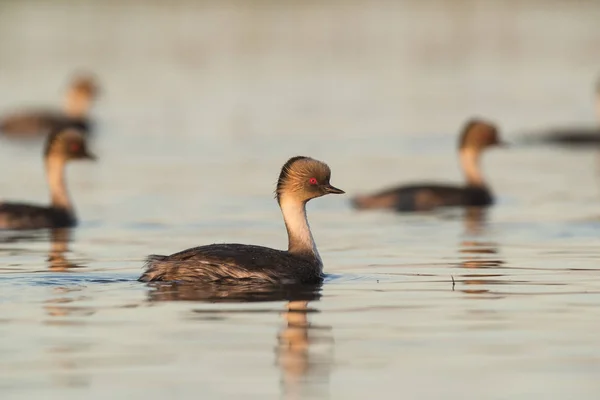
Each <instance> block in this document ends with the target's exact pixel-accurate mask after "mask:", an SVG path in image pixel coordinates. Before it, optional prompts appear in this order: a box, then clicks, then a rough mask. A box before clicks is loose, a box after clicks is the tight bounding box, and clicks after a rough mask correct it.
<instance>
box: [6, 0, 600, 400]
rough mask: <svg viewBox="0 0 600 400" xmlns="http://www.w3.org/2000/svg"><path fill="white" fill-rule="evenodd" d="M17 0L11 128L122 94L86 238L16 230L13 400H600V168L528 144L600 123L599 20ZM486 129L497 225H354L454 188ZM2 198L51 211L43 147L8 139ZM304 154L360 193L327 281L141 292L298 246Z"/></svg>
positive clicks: (325, 238)
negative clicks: (83, 77)
mask: <svg viewBox="0 0 600 400" xmlns="http://www.w3.org/2000/svg"><path fill="white" fill-rule="evenodd" d="M452 4H453V5H450V3H448V2H442V1H433V2H426V3H423V2H417V1H404V2H397V3H392V2H379V1H376V2H362V1H355V2H349V3H343V4H342V3H337V2H327V3H324V4H320V3H314V2H298V3H293V2H288V3H276V2H269V1H264V2H258V3H255V4H254V3H253V5H250V4H249V3H245V2H236V1H228V2H199V3H196V2H190V3H187V2H180V3H176V4H173V5H171V4H169V5H166V4H163V3H161V2H154V3H153V2H150V3H146V4H145V5H144V6H142V5H139V4H138V3H136V2H127V1H126V2H120V3H119V5H117V3H112V2H107V3H105V2H75V1H73V2H71V1H57V2H52V4H49V3H46V2H41V1H39V2H36V1H19V2H16V1H4V2H0V88H1V89H0V109H1V110H6V109H9V108H11V107H13V106H15V105H18V104H27V103H29V102H35V103H41V104H44V103H52V102H59V99H60V88H61V85H62V84H63V83H64V82H65V80H66V77H67V76H68V74H69V73H70V72H71V71H72V69H74V68H76V67H87V68H92V69H94V70H95V71H96V72H97V74H98V75H99V77H100V78H101V79H102V83H103V87H104V94H103V97H102V99H101V102H100V103H99V104H98V107H97V108H96V109H95V115H96V116H97V117H98V119H99V124H100V128H99V130H98V132H97V135H96V136H95V140H94V143H93V147H94V149H95V151H96V152H97V153H98V155H99V158H100V160H99V162H97V163H79V164H73V165H71V166H70V167H69V184H70V188H71V192H72V195H73V197H74V200H75V204H76V205H77V211H78V214H79V215H80V217H81V225H80V226H79V227H78V228H77V229H75V230H72V231H61V232H52V233H50V232H39V233H34V234H32V233H28V232H25V233H10V232H4V233H2V234H1V235H0V337H1V338H2V340H1V341H0V393H2V398H3V399H31V398H44V399H54V398H56V399H59V398H60V399H79V398H88V399H96V398H98V399H100V398H106V397H108V396H113V397H116V398H132V399H135V398H140V399H150V398H164V397H170V398H197V397H201V398H240V397H242V396H243V397H244V398H251V399H254V398H257V399H258V398H260V399H270V398H316V399H318V398H336V399H363V398H368V397H373V396H375V397H378V398H400V397H402V398H419V399H426V398H431V399H434V398H456V399H464V398H490V399H507V398H511V399H531V398H534V397H543V398H548V399H550V398H554V399H564V398H567V397H572V398H579V399H587V398H589V399H592V398H596V397H597V394H598V393H599V392H600V383H598V379H597V377H598V374H599V373H600V336H599V335H598V334H597V323H598V319H599V318H600V311H599V310H600V267H599V263H598V260H599V257H600V249H599V248H598V232H599V224H600V202H599V200H600V196H599V195H600V180H599V179H600V175H599V172H598V171H600V170H599V169H598V165H599V164H598V163H599V157H600V155H599V154H598V153H597V152H595V151H594V150H580V151H564V150H561V149H557V148H552V147H535V146H525V145H520V144H519V143H520V142H519V140H518V139H519V136H518V134H519V133H520V132H521V131H527V130H529V129H534V128H540V127H543V126H551V125H559V124H569V123H574V122H576V123H578V124H582V125H585V124H587V125H590V124H593V123H594V114H593V104H592V102H591V85H592V83H593V81H594V79H595V76H596V74H597V73H598V71H597V68H598V65H600V53H598V52H597V49H598V48H599V46H600V31H599V29H598V24H597V21H598V20H599V19H600V6H599V5H598V4H597V3H595V2H570V1H566V0H565V1H554V2H551V3H548V2H540V1H535V0H530V1H524V2H519V4H518V5H511V6H507V5H506V2H486V3H485V4H484V3H483V2H475V1H458V2H453V3H452ZM474 114H478V115H484V116H487V117H489V118H493V119H495V120H496V121H498V123H499V124H500V126H501V128H502V129H503V131H504V133H505V135H506V136H507V138H508V139H509V140H512V141H513V142H514V143H515V146H513V147H512V148H511V149H509V150H494V151H492V152H490V153H489V154H487V155H486V157H485V159H484V166H485V173H486V177H487V178H488V179H489V181H490V182H491V184H492V186H493V189H494V191H495V192H496V193H497V194H498V197H499V198H498V204H497V206H496V207H494V208H493V209H492V210H490V212H489V213H486V214H483V215H482V214H478V213H471V212H469V213H465V212H463V211H461V210H458V211H443V212H439V213H431V214H420V215H392V214H389V213H381V212H373V213H361V214H359V213H356V212H354V211H352V210H351V209H350V208H349V205H348V199H349V197H350V196H351V195H353V194H356V193H359V192H363V191H369V190H375V189H379V188H381V187H383V186H385V185H387V184H392V183H395V182H398V183H400V182H410V181H412V180H415V179H423V178H425V179H426V178H431V179H432V180H449V181H457V182H458V181H460V179H461V177H460V174H459V171H458V169H457V162H456V159H455V153H454V152H455V143H454V142H455V136H456V133H457V131H458V128H459V126H460V124H462V122H463V121H464V120H465V119H466V118H467V117H469V116H471V115H474ZM0 150H1V153H2V156H1V157H0V170H2V171H4V173H3V174H1V175H2V178H0V190H1V193H2V196H1V197H2V198H7V199H11V200H12V199H14V200H27V201H39V202H42V201H43V200H44V199H46V198H47V192H46V187H45V184H44V180H43V171H42V162H41V158H40V152H41V143H40V144H37V143H29V144H19V143H14V142H8V141H5V140H3V141H2V142H1V148H0ZM298 154H304V155H311V156H313V157H315V158H319V159H322V160H325V161H326V162H327V163H328V164H329V165H330V167H331V168H332V171H333V175H332V183H333V184H334V185H336V186H338V187H340V188H343V189H344V190H346V191H347V192H348V196H329V197H326V198H322V199H318V200H315V201H313V202H311V203H310V205H309V207H308V208H309V213H310V221H311V226H312V228H313V231H314V235H315V238H316V240H317V243H318V245H319V251H320V253H321V255H322V257H323V259H324V262H325V269H326V272H327V273H328V274H329V276H328V278H327V280H326V281H325V282H324V284H323V285H322V286H320V287H316V288H305V289H304V290H301V291H297V290H289V291H283V292H275V293H273V292H269V291H264V290H261V289H260V288H252V291H250V293H248V292H243V293H240V291H239V290H232V289H229V288H190V287H173V286H169V285H167V286H156V287H148V286H145V285H143V284H140V283H138V282H136V278H137V277H138V276H139V274H140V272H141V267H142V265H143V259H144V257H145V256H146V255H148V254H151V253H163V254H165V253H171V252H175V251H178V250H182V249H184V248H187V247H191V246H195V245H199V244H205V243H213V242H222V241H230V242H242V243H254V244H260V245H266V246H271V247H276V248H285V246H286V244H287V242H286V240H287V239H286V237H285V229H284V227H283V223H282V221H281V216H280V212H279V210H278V208H277V204H276V202H275V201H274V199H273V196H272V193H273V189H274V183H275V181H276V178H277V175H278V172H279V168H280V167H281V165H282V164H283V163H284V162H285V161H286V159H287V158H289V157H291V156H295V155H298Z"/></svg>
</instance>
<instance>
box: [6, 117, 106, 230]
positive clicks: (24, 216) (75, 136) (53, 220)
mask: <svg viewBox="0 0 600 400" xmlns="http://www.w3.org/2000/svg"><path fill="white" fill-rule="evenodd" d="M82 159H91V160H94V159H95V157H94V156H93V155H92V154H90V153H89V151H88V149H87V145H86V138H85V135H84V133H83V132H82V131H81V130H79V129H77V128H74V127H69V128H64V129H59V130H56V131H53V132H52V133H50V135H49V136H48V138H47V141H46V148H45V151H44V160H45V163H46V174H47V179H48V185H49V187H50V199H51V203H50V205H49V206H37V205H31V204H24V203H12V202H0V229H39V228H63V227H71V226H74V225H76V224H77V218H76V216H75V210H74V208H73V203H72V202H71V199H70V197H69V194H68V192H67V185H66V180H65V167H66V165H67V163H68V162H70V161H73V160H82Z"/></svg>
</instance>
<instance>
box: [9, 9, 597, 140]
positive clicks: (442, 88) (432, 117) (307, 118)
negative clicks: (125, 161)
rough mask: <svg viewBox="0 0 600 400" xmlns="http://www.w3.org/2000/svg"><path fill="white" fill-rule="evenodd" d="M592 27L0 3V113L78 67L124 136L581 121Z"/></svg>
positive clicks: (569, 12)
mask: <svg viewBox="0 0 600 400" xmlns="http://www.w3.org/2000/svg"><path fill="white" fill-rule="evenodd" d="M598 20H600V3H597V2H592V1H590V2H571V1H568V0H562V1H561V0H558V1H553V2H550V3H549V2H543V1H538V0H529V1H522V2H518V3H511V4H510V5H507V3H506V2H500V1H498V2H482V1H467V0H463V1H453V2H447V1H429V2H420V1H402V2H388V1H352V2H337V1H326V2H319V3H318V4H317V3H314V2H294V1H288V2H275V1H260V2H243V1H202V2H186V1H180V2H175V3H174V4H171V3H169V4H166V3H162V2H144V3H143V4H142V3H139V2H134V1H124V2H93V1H88V2H81V1H69V0H62V1H53V2H52V3H47V2H43V1H38V2H35V1H18V2H13V1H5V2H0V111H4V110H7V109H10V108H12V107H15V106H18V105H20V104H29V103H32V102H35V103H36V104H38V103H40V104H47V103H52V102H53V101H57V102H58V103H60V96H61V95H62V92H61V90H63V88H64V85H65V83H66V82H67V81H68V77H69V75H70V74H71V73H72V72H74V71H78V70H81V69H84V70H90V71H93V72H94V73H96V74H97V75H98V76H99V79H100V81H101V83H102V84H103V89H104V90H103V98H102V99H101V101H100V102H99V104H98V108H97V110H95V114H96V115H101V116H102V118H103V119H104V120H105V122H106V123H107V124H108V125H109V126H110V127H111V129H113V130H114V129H116V130H119V131H120V130H123V131H124V132H128V133H131V134H152V133H157V134H167V133H165V130H169V131H177V132H171V133H168V134H175V133H177V134H180V135H181V134H186V133H184V132H187V131H189V132H188V133H187V134H199V135H208V136H219V135H223V134H225V135H248V134H249V135H265V134H266V135H298V134H315V135H320V134H326V135H335V136H341V137H343V136H348V135H350V136H368V135H373V134H375V135H382V134H383V135H388V134H405V133H411V134H413V133H417V134H418V133H432V132H434V133H453V134H454V132H456V130H457V128H458V125H459V124H461V123H462V122H463V121H464V120H465V119H466V118H469V117H471V116H476V115H479V116H483V117H487V118H490V119H492V120H495V121H496V122H497V123H498V124H499V125H500V126H502V127H503V128H504V129H505V130H507V131H508V132H512V131H519V130H527V129H534V128H543V127H546V126H553V125H555V124H558V125H569V124H578V125H590V124H595V123H596V119H595V115H596V114H595V111H594V98H593V96H594V93H593V88H594V85H595V82H596V80H597V79H598V76H600V53H599V52H598V51H596V49H598V48H600V30H599V29H598V28H597V21H598ZM125 116H127V117H128V118H126V119H127V124H126V125H125V124H123V123H121V124H118V125H117V124H114V123H113V122H114V120H115V119H123V118H124V117H125ZM191 126H193V127H194V128H193V129H192V128H191ZM192 131H193V132H192Z"/></svg>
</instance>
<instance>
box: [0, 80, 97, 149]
mask: <svg viewBox="0 0 600 400" xmlns="http://www.w3.org/2000/svg"><path fill="white" fill-rule="evenodd" d="M98 93H99V89H98V84H97V83H96V80H95V79H94V78H93V77H92V76H91V75H78V76H75V77H74V78H73V79H72V80H71V83H70V86H69V88H68V90H67V92H66V94H65V100H64V107H63V110H53V109H45V108H33V109H24V110H21V111H14V112H11V113H9V114H7V115H5V116H3V117H1V118H0V132H2V134H4V135H7V136H15V137H28V136H29V137H31V136H38V135H43V134H47V133H49V132H50V131H53V130H57V129H61V128H63V127H66V126H75V127H78V128H79V129H81V130H84V131H90V130H91V129H92V122H91V120H90V118H89V111H90V109H91V107H92V105H93V103H94V100H95V99H96V98H97V96H98Z"/></svg>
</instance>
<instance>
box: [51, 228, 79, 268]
mask: <svg viewBox="0 0 600 400" xmlns="http://www.w3.org/2000/svg"><path fill="white" fill-rule="evenodd" d="M70 241H71V229H69V228H61V229H52V231H51V232H50V253H48V268H49V269H50V270H51V271H57V272H60V271H66V270H68V269H71V268H81V266H80V265H76V264H73V263H72V262H70V261H69V260H68V259H67V257H66V256H65V253H66V252H68V251H69V242H70Z"/></svg>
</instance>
